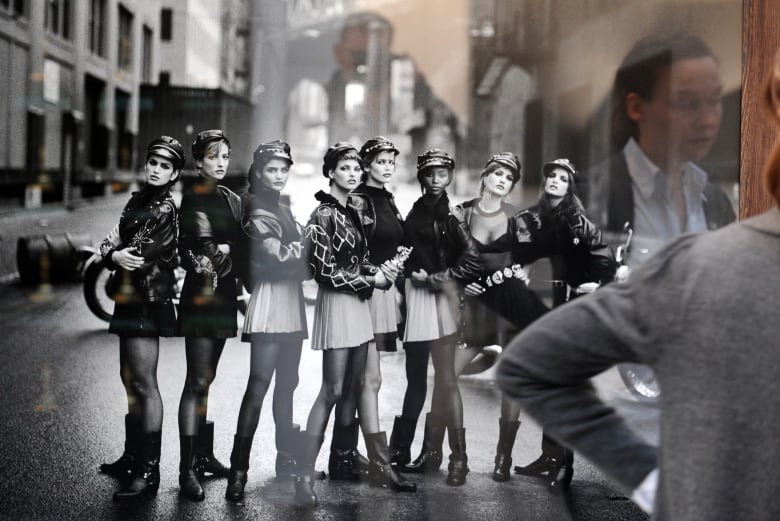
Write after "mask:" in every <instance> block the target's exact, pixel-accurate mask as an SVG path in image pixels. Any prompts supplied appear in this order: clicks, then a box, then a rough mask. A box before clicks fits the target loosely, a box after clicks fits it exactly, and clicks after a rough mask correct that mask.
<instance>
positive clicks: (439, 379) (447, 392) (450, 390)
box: [431, 336, 463, 429]
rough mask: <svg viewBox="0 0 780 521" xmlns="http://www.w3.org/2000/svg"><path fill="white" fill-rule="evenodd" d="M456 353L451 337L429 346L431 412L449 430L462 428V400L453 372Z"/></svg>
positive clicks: (456, 378) (455, 374)
mask: <svg viewBox="0 0 780 521" xmlns="http://www.w3.org/2000/svg"><path fill="white" fill-rule="evenodd" d="M456 352H457V347H456V343H455V338H454V337H453V336H450V337H445V338H442V339H439V340H436V341H435V342H433V344H432V346H431V358H433V370H434V376H433V396H431V412H432V413H434V414H435V415H437V416H439V417H442V418H445V419H446V421H447V427H449V428H450V429H460V428H462V427H463V400H462V399H461V396H460V388H459V387H458V374H457V373H456V372H455V354H456Z"/></svg>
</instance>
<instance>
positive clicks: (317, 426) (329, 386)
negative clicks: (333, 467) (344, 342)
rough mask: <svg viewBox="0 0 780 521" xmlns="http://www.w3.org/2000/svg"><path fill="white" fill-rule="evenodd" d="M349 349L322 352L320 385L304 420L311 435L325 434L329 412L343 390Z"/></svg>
mask: <svg viewBox="0 0 780 521" xmlns="http://www.w3.org/2000/svg"><path fill="white" fill-rule="evenodd" d="M349 351H350V350H349V349H327V350H325V351H323V352H322V385H321V386H320V391H319V393H318V394H317V398H316V399H315V400H314V405H312V407H311V411H309V417H308V419H307V421H306V432H308V433H309V434H311V435H316V436H323V435H324V434H325V428H326V427H327V426H328V419H329V418H330V412H331V411H332V410H333V407H335V405H336V402H337V401H338V400H339V399H340V398H341V396H342V394H343V392H344V379H345V375H346V372H347V366H348V363H349Z"/></svg>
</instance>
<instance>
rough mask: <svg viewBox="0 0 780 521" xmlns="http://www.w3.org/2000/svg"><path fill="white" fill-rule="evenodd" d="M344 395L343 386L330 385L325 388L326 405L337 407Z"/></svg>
mask: <svg viewBox="0 0 780 521" xmlns="http://www.w3.org/2000/svg"><path fill="white" fill-rule="evenodd" d="M343 395H344V388H343V386H342V385H341V384H330V385H326V386H325V388H324V396H325V403H326V404H327V405H328V407H333V406H334V405H336V402H338V401H339V400H340V399H341V397H342V396H343Z"/></svg>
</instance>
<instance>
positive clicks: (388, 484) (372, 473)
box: [365, 432, 417, 492]
mask: <svg viewBox="0 0 780 521" xmlns="http://www.w3.org/2000/svg"><path fill="white" fill-rule="evenodd" d="M365 439H366V450H367V451H368V461H369V470H368V481H369V484H370V485H371V486H372V487H382V488H389V489H391V490H395V491H397V492H416V491H417V485H415V484H414V483H412V482H411V481H408V480H406V479H404V477H403V476H401V475H400V474H398V473H397V472H396V471H395V469H393V467H392V466H391V465H390V454H389V452H388V449H387V434H385V433H384V432H377V433H375V434H365Z"/></svg>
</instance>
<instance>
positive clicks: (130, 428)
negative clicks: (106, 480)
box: [100, 414, 141, 478]
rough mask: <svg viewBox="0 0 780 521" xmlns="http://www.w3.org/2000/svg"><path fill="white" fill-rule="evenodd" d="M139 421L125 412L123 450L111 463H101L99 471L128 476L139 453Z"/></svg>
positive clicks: (117, 476)
mask: <svg viewBox="0 0 780 521" xmlns="http://www.w3.org/2000/svg"><path fill="white" fill-rule="evenodd" d="M140 438H141V422H140V421H138V419H137V418H135V417H134V416H130V415H129V414H125V450H124V452H123V453H122V455H121V456H119V459H118V460H116V461H115V462H113V463H101V464H100V472H102V473H103V474H108V475H109V476H112V477H114V478H129V477H130V476H131V475H132V473H133V465H134V463H135V459H136V457H137V456H138V454H139V445H140Z"/></svg>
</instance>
